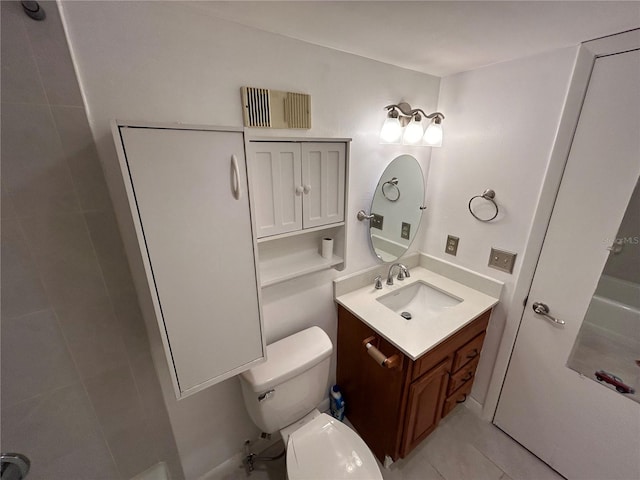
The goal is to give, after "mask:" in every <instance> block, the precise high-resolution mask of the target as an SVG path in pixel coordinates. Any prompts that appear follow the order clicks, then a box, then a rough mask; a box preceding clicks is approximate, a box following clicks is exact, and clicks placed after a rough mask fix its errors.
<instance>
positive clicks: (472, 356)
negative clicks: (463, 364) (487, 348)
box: [467, 348, 480, 360]
mask: <svg viewBox="0 0 640 480" xmlns="http://www.w3.org/2000/svg"><path fill="white" fill-rule="evenodd" d="M478 355H480V352H479V351H478V349H477V348H474V349H473V352H471V354H469V355H467V358H468V359H469V360H471V359H472V358H476V357H477V356H478Z"/></svg>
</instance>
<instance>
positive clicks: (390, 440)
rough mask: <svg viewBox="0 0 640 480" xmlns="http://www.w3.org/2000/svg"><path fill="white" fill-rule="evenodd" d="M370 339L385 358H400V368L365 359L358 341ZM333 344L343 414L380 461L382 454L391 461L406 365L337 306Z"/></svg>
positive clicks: (392, 349)
mask: <svg viewBox="0 0 640 480" xmlns="http://www.w3.org/2000/svg"><path fill="white" fill-rule="evenodd" d="M371 336H375V337H376V340H374V343H375V346H376V347H377V348H379V349H380V350H381V351H382V352H383V353H384V354H385V355H387V356H391V355H394V354H398V355H400V356H401V358H402V359H403V360H402V365H401V366H400V368H397V369H389V368H384V367H382V366H380V365H379V364H378V363H376V362H375V360H374V359H373V358H371V357H370V356H369V354H368V353H367V349H366V348H365V347H364V345H363V343H362V341H363V340H364V339H366V338H368V337H371ZM337 344H338V347H337V354H338V367H337V376H336V378H337V382H338V385H340V388H342V390H343V393H344V396H345V410H346V411H345V414H346V415H347V417H348V418H349V421H350V422H351V423H352V425H353V426H354V427H355V429H356V430H357V431H358V434H359V435H360V436H361V437H362V439H363V440H364V441H365V442H366V443H367V445H368V446H369V448H370V449H371V451H372V452H373V453H374V455H375V456H376V457H377V458H378V459H379V460H380V461H381V462H383V461H384V457H385V456H386V455H388V456H390V457H393V458H394V459H395V458H396V455H395V452H396V450H397V448H396V438H397V436H398V433H399V432H398V430H399V428H400V427H401V423H402V422H401V415H402V413H403V411H404V409H403V408H402V388H403V385H404V378H405V376H406V373H407V366H408V362H407V361H406V359H405V358H404V356H403V354H402V352H400V351H399V350H397V349H396V348H395V347H393V346H392V345H391V344H390V343H389V342H387V341H386V340H384V339H381V338H380V337H379V336H378V335H375V332H374V331H373V330H372V329H371V328H369V327H368V326H367V325H365V324H364V323H362V322H361V321H360V320H359V319H358V318H356V317H354V316H353V315H352V314H351V313H350V312H348V311H347V310H345V309H344V308H343V307H341V306H339V307H338V341H337Z"/></svg>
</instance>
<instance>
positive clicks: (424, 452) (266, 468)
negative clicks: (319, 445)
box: [221, 405, 563, 480]
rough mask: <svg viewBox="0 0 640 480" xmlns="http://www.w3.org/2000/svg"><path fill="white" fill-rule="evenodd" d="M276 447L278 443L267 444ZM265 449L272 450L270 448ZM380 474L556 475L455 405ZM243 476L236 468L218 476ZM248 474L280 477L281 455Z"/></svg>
mask: <svg viewBox="0 0 640 480" xmlns="http://www.w3.org/2000/svg"><path fill="white" fill-rule="evenodd" d="M272 449H274V450H278V449H282V444H281V443H279V444H277V445H274V446H273V447H272ZM268 454H274V453H273V452H271V450H270V451H269V452H268ZM380 469H381V471H382V476H383V477H384V479H385V480H562V478H563V477H562V476H560V475H559V474H558V473H556V472H555V471H553V470H552V469H551V468H549V467H548V466H547V465H546V464H544V463H543V462H541V461H540V460H538V458H536V457H535V456H534V455H532V454H531V453H529V451H527V450H526V449H525V448H523V447H522V446H520V444H518V443H517V442H515V441H514V440H512V439H511V438H510V437H509V436H508V435H506V434H504V433H503V432H502V431H501V430H499V429H498V428H496V427H495V426H493V425H492V424H491V423H489V422H486V421H484V420H482V419H480V418H479V417H478V416H476V415H475V414H474V413H472V412H471V411H470V410H469V409H467V408H466V407H465V406H464V405H460V406H459V407H457V408H456V409H455V410H454V411H453V412H451V414H449V416H448V417H447V418H445V419H444V420H442V422H440V425H439V426H438V428H437V429H436V431H435V432H433V433H432V434H431V435H430V436H429V437H428V438H427V439H426V440H425V441H424V442H422V444H420V446H419V447H418V448H416V449H415V450H414V451H413V452H411V454H410V455H409V456H407V457H406V458H404V459H402V460H399V461H398V462H396V463H394V464H393V465H392V466H391V468H389V469H385V468H382V467H381V468H380ZM245 478H247V476H246V473H245V471H244V469H242V468H238V469H237V470H236V471H234V472H231V473H229V474H227V475H225V476H223V477H222V479H221V480H241V479H245ZM248 478H250V479H251V480H285V479H286V478H287V477H286V469H285V458H284V457H283V458H282V459H280V460H277V461H274V462H269V464H266V463H264V464H257V465H256V470H254V472H253V473H252V474H251V475H250V476H249V477H248Z"/></svg>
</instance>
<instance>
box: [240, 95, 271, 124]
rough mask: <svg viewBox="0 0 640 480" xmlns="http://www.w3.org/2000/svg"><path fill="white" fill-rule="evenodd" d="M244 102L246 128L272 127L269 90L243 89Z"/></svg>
mask: <svg viewBox="0 0 640 480" xmlns="http://www.w3.org/2000/svg"><path fill="white" fill-rule="evenodd" d="M242 102H243V104H244V124H245V126H247V127H270V126H271V98H270V95H269V90H268V89H266V88H253V87H242Z"/></svg>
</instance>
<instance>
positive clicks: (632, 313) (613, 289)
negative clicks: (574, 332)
mask: <svg viewBox="0 0 640 480" xmlns="http://www.w3.org/2000/svg"><path fill="white" fill-rule="evenodd" d="M584 324H585V326H586V327H587V328H590V329H593V330H595V331H597V332H598V333H600V334H601V335H604V336H607V337H609V338H611V339H615V340H617V341H620V342H622V343H625V344H628V345H629V344H630V346H637V345H640V285H639V284H636V283H633V282H629V281H626V280H619V279H617V278H615V277H610V276H608V275H603V276H602V277H601V278H600V282H599V283H598V287H597V288H596V292H595V294H594V295H593V298H592V299H591V303H590V304H589V309H588V310H587V313H586V315H585V318H584Z"/></svg>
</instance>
